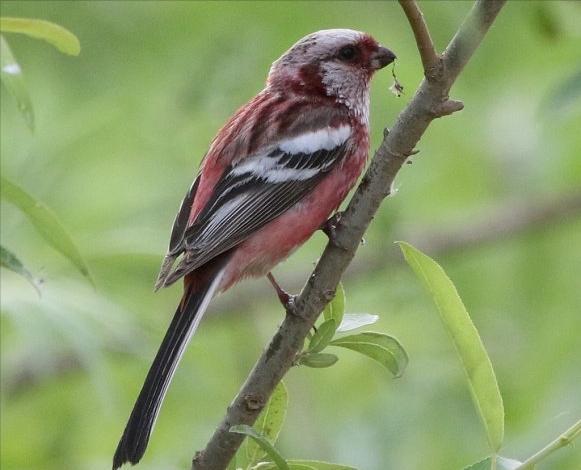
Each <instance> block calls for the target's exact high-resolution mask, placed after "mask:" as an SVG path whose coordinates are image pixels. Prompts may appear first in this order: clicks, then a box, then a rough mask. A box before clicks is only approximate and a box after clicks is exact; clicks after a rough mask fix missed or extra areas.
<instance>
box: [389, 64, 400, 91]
mask: <svg viewBox="0 0 581 470" xmlns="http://www.w3.org/2000/svg"><path fill="white" fill-rule="evenodd" d="M391 76H392V77H393V85H391V86H390V87H389V91H391V92H392V93H393V94H394V95H395V96H397V97H398V98H399V97H400V96H401V95H403V85H402V84H401V83H399V81H398V80H397V77H396V76H395V62H394V63H393V67H392V68H391Z"/></svg>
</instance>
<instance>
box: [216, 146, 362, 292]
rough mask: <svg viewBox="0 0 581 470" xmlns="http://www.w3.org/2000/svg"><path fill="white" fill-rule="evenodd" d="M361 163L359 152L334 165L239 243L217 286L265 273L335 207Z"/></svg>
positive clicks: (318, 225)
mask: <svg viewBox="0 0 581 470" xmlns="http://www.w3.org/2000/svg"><path fill="white" fill-rule="evenodd" d="M364 165H365V155H362V157H361V158H357V159H355V158H353V160H352V161H351V162H348V163H346V164H345V167H342V168H337V169H336V170H334V171H333V172H331V173H330V174H329V175H328V176H327V177H326V178H325V179H324V180H322V181H321V182H320V183H319V185H318V186H317V188H316V189H315V190H314V191H313V192H312V193H310V194H309V195H308V196H306V197H305V198H304V199H303V200H302V201H301V202H299V203H298V204H296V205H295V206H293V207H292V208H291V209H289V210H288V211H286V212H285V213H284V214H282V215H281V216H279V217H277V218H276V219H275V220H273V221H272V222H270V223H269V224H267V225H265V226H264V227H263V228H262V229H260V230H258V231H257V232H256V233H254V234H253V235H252V236H251V237H250V238H248V239H247V240H245V241H244V242H243V243H241V244H240V245H239V246H238V248H237V249H236V251H235V253H234V255H233V256H232V258H231V259H230V261H229V262H228V266H227V268H226V272H225V273H224V277H223V280H222V282H221V286H220V290H221V291H224V290H226V289H228V288H229V287H231V286H232V285H233V284H235V283H236V282H238V281H239V280H241V279H243V278H245V277H260V276H264V275H265V274H267V273H268V272H269V271H270V270H271V269H272V268H273V267H274V266H275V265H277V264H278V263H280V262H281V261H283V260H284V259H286V258H287V257H288V256H289V255H290V254H291V253H292V252H293V251H294V250H295V249H297V248H298V247H299V246H300V245H302V244H303V243H304V242H306V241H307V240H308V239H309V238H310V237H311V235H313V233H315V232H316V231H317V230H318V229H319V228H320V227H321V225H323V223H324V222H325V221H326V220H327V219H328V218H329V216H330V215H331V214H332V213H333V212H334V211H335V210H337V208H338V207H339V205H340V204H341V202H342V201H343V199H344V198H345V196H347V193H348V192H349V190H350V189H351V188H352V187H353V185H354V184H355V182H356V181H357V178H358V176H359V174H360V173H361V170H362V169H363V166H364Z"/></svg>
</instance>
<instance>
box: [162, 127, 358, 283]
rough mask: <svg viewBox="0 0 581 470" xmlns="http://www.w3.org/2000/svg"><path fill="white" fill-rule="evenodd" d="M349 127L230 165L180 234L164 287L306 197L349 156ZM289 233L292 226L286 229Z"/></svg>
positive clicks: (287, 141)
mask: <svg viewBox="0 0 581 470" xmlns="http://www.w3.org/2000/svg"><path fill="white" fill-rule="evenodd" d="M350 136H351V127H350V126H348V125H341V126H338V127H324V128H321V129H318V130H315V131H311V132H307V133H303V134H299V135H297V136H294V137H292V138H288V139H284V140H281V141H279V142H278V143H277V144H275V145H272V146H270V147H269V148H268V149H265V150H263V151H261V152H257V153H256V154H254V155H251V156H249V157H247V158H244V159H242V160H240V161H239V162H237V163H236V164H234V165H230V166H229V167H228V168H227V169H226V171H224V174H223V175H222V177H221V179H220V181H219V182H218V184H217V185H216V188H215V191H214V192H213V196H212V197H211V198H210V200H209V201H208V203H207V204H206V206H205V208H204V209H203V210H202V211H201V212H200V214H199V215H198V217H197V218H196V221H195V222H194V223H193V224H192V225H191V226H190V227H188V228H187V229H186V230H185V232H184V235H183V240H182V242H181V243H180V246H179V249H180V251H181V250H184V251H185V255H184V257H183V258H182V259H181V261H180V263H179V264H178V266H177V267H176V269H175V270H174V271H173V272H171V273H168V275H167V277H165V279H164V282H163V285H169V284H171V283H173V282H175V281H176V280H177V279H179V278H180V277H182V276H183V275H185V274H187V273H188V272H190V271H192V270H194V269H196V268H198V267H200V266H202V265H203V264H205V263H207V262H208V261H209V260H211V259H212V258H214V257H216V256H218V255H219V254H221V253H224V252H225V251H227V250H229V249H231V248H233V247H234V246H236V245H238V244H239V243H241V242H242V241H243V240H245V239H247V238H248V237H249V236H250V235H251V234H252V233H254V232H255V231H257V230H258V229H260V228H262V227H263V226H265V225H266V224H267V223H268V222H270V221H272V220H273V219H275V218H276V217H278V216H279V215H281V214H282V213H283V212H285V211H286V210H288V209H290V208H291V207H292V206H294V205H295V204H296V203H298V202H299V201H300V200H301V199H303V198H304V197H305V195H307V194H308V193H309V192H310V191H312V190H313V188H314V187H315V186H316V185H317V183H319V182H320V181H321V179H322V178H323V177H324V176H325V175H326V174H327V173H328V172H329V171H331V169H332V168H334V166H335V165H337V164H338V163H339V162H340V161H341V160H342V159H343V157H344V156H345V155H346V153H347V152H348V151H349V144H350V142H351V141H350V139H349V137H350ZM289 230H292V227H289Z"/></svg>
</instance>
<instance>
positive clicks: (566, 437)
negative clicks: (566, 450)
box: [516, 420, 581, 470]
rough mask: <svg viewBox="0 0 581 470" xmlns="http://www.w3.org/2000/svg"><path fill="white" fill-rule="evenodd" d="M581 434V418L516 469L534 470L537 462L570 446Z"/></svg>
mask: <svg viewBox="0 0 581 470" xmlns="http://www.w3.org/2000/svg"><path fill="white" fill-rule="evenodd" d="M580 434H581V420H579V421H577V422H576V423H575V424H574V425H573V426H571V427H570V428H569V429H567V430H566V431H565V432H564V433H563V434H561V435H560V436H559V437H558V438H557V439H555V440H554V441H553V442H551V443H550V444H548V445H547V446H546V447H544V448H543V449H541V450H540V451H538V452H537V453H536V454H535V455H533V456H532V457H530V458H528V459H527V460H525V461H524V462H523V463H522V464H521V465H520V466H518V467H517V468H516V470H532V469H533V468H534V466H535V465H536V464H538V463H539V462H540V461H542V460H545V459H546V458H547V457H548V456H549V455H551V454H552V453H553V452H555V451H557V450H559V449H561V448H562V447H565V446H568V445H570V444H571V443H572V442H573V439H575V438H576V437H578V436H579V435H580Z"/></svg>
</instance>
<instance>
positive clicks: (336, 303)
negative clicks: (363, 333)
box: [323, 283, 345, 326]
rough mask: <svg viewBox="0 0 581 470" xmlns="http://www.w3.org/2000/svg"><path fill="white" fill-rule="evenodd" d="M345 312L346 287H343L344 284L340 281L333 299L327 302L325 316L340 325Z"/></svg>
mask: <svg viewBox="0 0 581 470" xmlns="http://www.w3.org/2000/svg"><path fill="white" fill-rule="evenodd" d="M344 313H345V289H343V284H341V283H339V285H337V290H336V291H335V297H333V300H331V302H329V303H328V304H327V306H326V307H325V310H323V318H324V319H325V320H335V324H336V325H337V326H338V325H340V324H341V322H342V321H343V314H344Z"/></svg>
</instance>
